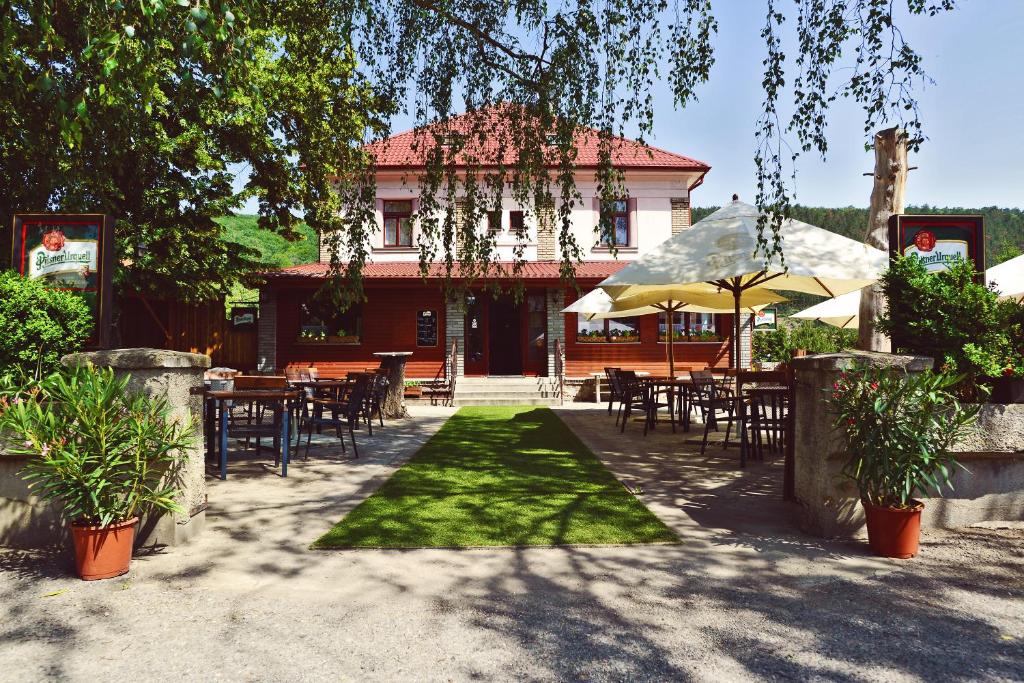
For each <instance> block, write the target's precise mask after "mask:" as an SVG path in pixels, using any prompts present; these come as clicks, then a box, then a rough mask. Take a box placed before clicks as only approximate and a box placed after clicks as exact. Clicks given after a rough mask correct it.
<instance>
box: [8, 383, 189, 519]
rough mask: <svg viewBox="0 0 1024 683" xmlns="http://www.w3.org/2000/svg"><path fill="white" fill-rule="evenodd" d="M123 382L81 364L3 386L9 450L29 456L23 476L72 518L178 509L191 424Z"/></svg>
mask: <svg viewBox="0 0 1024 683" xmlns="http://www.w3.org/2000/svg"><path fill="white" fill-rule="evenodd" d="M128 381H129V378H128V377H127V376H124V377H120V378H119V377H117V376H115V375H114V371H113V370H111V369H109V368H107V369H98V368H93V367H80V368H75V369H73V370H69V371H66V372H62V373H54V374H52V375H50V376H49V377H46V378H44V379H43V380H42V381H41V382H38V383H35V385H34V386H33V387H31V388H30V389H29V390H27V391H26V390H21V391H18V390H17V389H12V388H11V387H10V386H7V387H6V388H5V389H4V390H3V391H0V434H2V435H3V437H4V438H5V439H6V440H7V441H8V445H7V449H8V450H9V451H10V452H11V453H13V454H16V455H28V456H31V457H30V458H29V460H28V462H27V464H26V465H25V468H24V470H23V471H22V473H21V475H22V477H23V478H24V479H25V480H26V481H28V484H29V487H30V488H31V489H32V491H33V493H35V494H36V495H38V496H40V497H41V498H43V499H46V500H52V501H55V502H57V503H58V504H59V505H60V506H61V508H62V509H63V512H64V515H65V516H66V517H67V518H68V519H69V520H70V521H73V522H84V523H88V524H96V525H99V526H108V525H110V524H112V523H115V522H122V521H125V520H128V519H131V518H132V517H134V516H136V515H137V514H139V513H140V512H144V511H147V510H151V509H157V510H168V511H176V512H181V507H180V506H179V505H178V504H177V503H176V502H175V500H174V499H175V497H176V495H177V491H176V489H175V487H174V484H175V482H176V475H177V467H178V466H179V464H180V462H181V461H182V458H183V456H184V453H183V451H184V449H186V448H188V447H189V446H190V445H191V444H192V442H193V438H194V433H195V430H194V428H193V425H192V423H191V422H190V421H186V422H185V423H183V424H179V423H178V422H176V421H174V420H172V419H171V418H170V408H169V407H168V405H167V400H166V399H164V398H156V399H154V398H149V397H147V396H145V395H143V394H130V393H129V392H128V390H127V388H128ZM0 384H7V383H5V382H0ZM0 388H3V387H0ZM11 396H13V398H11Z"/></svg>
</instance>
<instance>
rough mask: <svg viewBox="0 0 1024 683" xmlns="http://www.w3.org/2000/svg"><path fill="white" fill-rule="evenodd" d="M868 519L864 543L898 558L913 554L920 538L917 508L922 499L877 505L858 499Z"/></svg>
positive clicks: (908, 556)
mask: <svg viewBox="0 0 1024 683" xmlns="http://www.w3.org/2000/svg"><path fill="white" fill-rule="evenodd" d="M861 504H862V505H863V506H864V514H865V516H866V517H867V521H868V545H869V546H870V547H871V550H872V551H873V552H874V553H875V554H876V555H881V556H882V557H895V558H898V559H901V560H905V559H907V558H910V557H913V556H914V555H917V550H918V542H919V541H920V540H921V510H924V503H922V502H921V501H918V500H912V501H911V504H912V507H909V508H891V507H878V506H877V505H872V504H871V503H869V502H867V501H861Z"/></svg>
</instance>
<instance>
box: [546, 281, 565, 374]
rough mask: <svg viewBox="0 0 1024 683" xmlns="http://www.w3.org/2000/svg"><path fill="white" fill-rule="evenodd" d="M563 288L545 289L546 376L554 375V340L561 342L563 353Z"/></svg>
mask: <svg viewBox="0 0 1024 683" xmlns="http://www.w3.org/2000/svg"><path fill="white" fill-rule="evenodd" d="M563 308H565V290H564V289H562V288H561V287H551V288H549V289H548V290H547V309H548V314H547V315H548V377H554V376H555V340H556V339H558V340H560V341H561V343H562V352H563V353H565V313H562V309H563Z"/></svg>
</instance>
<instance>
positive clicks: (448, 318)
mask: <svg viewBox="0 0 1024 683" xmlns="http://www.w3.org/2000/svg"><path fill="white" fill-rule="evenodd" d="M444 329H445V334H446V335H447V336H446V337H445V341H446V342H447V343H446V344H445V353H446V354H447V353H448V352H449V351H450V350H451V348H452V341H455V342H456V343H457V344H458V346H459V353H458V365H457V367H456V368H455V376H456V377H462V376H463V375H464V374H466V358H465V355H466V312H465V307H464V304H463V300H462V297H461V296H459V295H452V296H451V298H449V299H448V302H447V303H446V304H445V312H444Z"/></svg>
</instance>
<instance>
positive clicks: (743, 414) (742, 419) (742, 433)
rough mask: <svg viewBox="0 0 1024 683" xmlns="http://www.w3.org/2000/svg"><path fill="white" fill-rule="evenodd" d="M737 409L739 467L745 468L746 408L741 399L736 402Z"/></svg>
mask: <svg viewBox="0 0 1024 683" xmlns="http://www.w3.org/2000/svg"><path fill="white" fill-rule="evenodd" d="M736 404H737V406H738V407H739V411H738V412H739V417H740V419H739V421H738V422H739V425H738V426H739V428H740V467H746V466H747V408H746V405H744V402H743V400H742V399H740V400H738V401H736Z"/></svg>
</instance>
